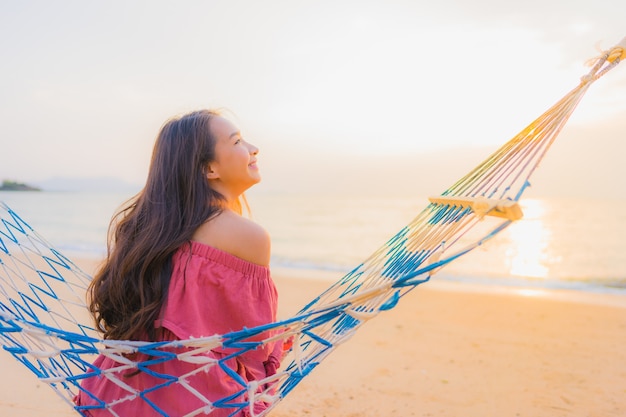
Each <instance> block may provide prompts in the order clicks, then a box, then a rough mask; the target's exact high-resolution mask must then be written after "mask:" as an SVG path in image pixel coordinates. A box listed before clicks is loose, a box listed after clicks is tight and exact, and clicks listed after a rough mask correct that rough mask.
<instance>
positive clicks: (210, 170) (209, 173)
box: [205, 164, 220, 180]
mask: <svg viewBox="0 0 626 417" xmlns="http://www.w3.org/2000/svg"><path fill="white" fill-rule="evenodd" d="M205 173H206V177H207V179H210V180H216V179H218V178H219V177H220V175H219V174H218V172H217V169H216V167H215V166H214V164H208V165H207V166H206V169H205Z"/></svg>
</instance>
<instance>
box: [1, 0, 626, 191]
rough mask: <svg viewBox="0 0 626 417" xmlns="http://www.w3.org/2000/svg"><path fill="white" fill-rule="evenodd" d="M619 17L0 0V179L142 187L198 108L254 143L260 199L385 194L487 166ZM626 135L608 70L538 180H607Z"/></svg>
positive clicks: (450, 6) (542, 10)
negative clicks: (363, 186)
mask: <svg viewBox="0 0 626 417" xmlns="http://www.w3.org/2000/svg"><path fill="white" fill-rule="evenodd" d="M624 16H626V2H616V1H614V0H598V1H594V2H589V1H566V0H554V1H550V0H544V1H539V0H531V1H524V2H511V1H496V0H478V1H472V2H465V1H462V0H445V1H439V2H433V1H408V0H407V1H382V0H381V1H330V0H328V1H327V0H321V1H276V0H270V1H177V2H173V1H171V2H165V1H143V2H139V1H137V2H123V1H108V2H82V1H66V0H63V1H55V2H49V1H20V2H11V1H0V59H1V60H2V65H0V74H1V75H2V77H0V106H1V108H2V112H0V126H2V129H1V134H0V144H1V147H0V179H16V180H21V181H27V182H29V181H30V182H36V181H40V180H44V179H47V178H50V177H102V176H112V177H118V178H121V179H123V180H125V181H128V182H132V183H137V184H141V183H142V182H143V180H144V178H145V174H146V170H147V165H148V162H149V157H150V152H151V148H152V143H153V140H154V137H155V136H156V133H157V131H158V129H159V127H160V126H161V124H162V123H163V122H164V121H165V120H166V119H167V118H169V117H170V116H173V115H176V114H179V113H182V112H187V111H190V110H194V109H197V108H205V107H218V108H226V109H228V110H229V111H231V112H232V114H233V119H234V121H235V123H237V124H238V125H239V126H240V127H241V129H242V132H243V134H244V136H246V137H247V139H248V140H250V141H251V142H252V143H255V144H256V145H257V146H259V147H260V149H261V154H260V157H261V159H260V166H261V169H262V172H264V173H265V174H266V175H265V181H266V183H269V184H267V185H268V187H269V188H270V189H276V190H280V189H281V188H289V187H298V186H299V185H302V186H304V184H307V183H308V184H314V183H315V182H317V181H320V180H322V181H321V183H323V182H324V181H323V179H324V178H325V179H328V178H332V177H334V176H335V177H336V176H342V177H345V176H350V175H354V176H363V175H370V174H372V175H375V176H377V177H378V178H379V181H385V179H386V178H388V179H391V178H392V176H398V175H402V172H403V170H402V164H407V165H406V166H407V169H406V171H404V172H409V173H411V172H417V171H413V169H415V166H413V165H412V162H411V161H413V162H414V163H419V161H422V160H423V159H424V157H425V156H429V155H447V156H449V157H450V159H446V160H442V162H441V163H440V164H438V166H439V167H440V168H441V169H442V170H443V171H446V172H450V171H454V170H455V169H461V168H462V169H465V167H464V166H462V164H461V165H459V164H458V163H457V162H455V161H456V159H455V158H460V157H463V156H464V155H466V154H464V153H463V152H460V150H462V149H465V148H475V149H481V150H482V149H486V150H488V152H489V153H490V152H491V150H493V149H494V148H495V147H497V146H498V145H499V144H502V143H504V142H505V141H506V140H508V139H509V138H510V137H511V136H513V135H514V134H515V133H517V132H518V131H519V130H520V129H521V128H523V127H524V126H525V125H526V124H528V123H529V122H530V121H532V120H533V119H534V118H535V117H537V116H538V115H539V114H540V113H542V112H543V111H544V110H546V109H547V108H548V107H549V106H550V105H552V104H553V103H554V102H556V101H557V100H558V99H560V98H561V97H562V96H563V95H564V94H565V93H567V91H569V90H570V89H571V88H573V87H575V85H576V84H577V82H578V79H579V77H580V76H581V75H583V74H584V72H585V71H586V70H587V68H586V67H585V66H584V65H583V64H584V62H585V61H586V60H587V59H589V58H592V57H593V56H594V55H596V54H597V53H598V51H597V49H596V45H597V44H599V45H600V47H602V48H608V47H610V46H612V45H614V44H616V43H617V42H619V41H620V40H621V39H622V38H624V36H626V26H625V25H624V21H623V17H624ZM625 129H626V69H625V68H621V67H618V68H617V69H615V70H614V71H612V72H611V73H609V74H608V75H607V76H606V77H605V78H603V79H601V80H599V81H598V82H597V83H596V85H594V86H592V88H591V90H590V92H589V93H588V95H587V97H585V99H584V100H583V102H582V104H581V105H580V107H579V109H578V110H577V111H576V112H575V114H574V116H573V117H572V119H571V120H570V123H569V125H568V127H567V128H566V130H565V131H564V132H563V137H564V138H565V139H567V138H570V139H569V143H565V144H563V143H560V142H559V143H558V147H557V148H556V149H553V150H552V153H555V154H557V155H552V154H551V155H550V157H549V159H548V160H547V161H546V163H545V165H546V166H548V167H547V168H546V170H545V172H544V174H543V177H540V178H542V180H543V181H545V183H546V184H547V185H546V187H548V186H549V185H550V186H551V187H553V188H558V187H559V185H560V183H559V181H563V179H564V178H562V177H563V175H559V174H562V173H563V170H565V172H566V175H565V176H566V177H568V178H570V179H572V180H574V181H575V182H576V181H578V182H580V181H582V180H583V179H581V178H582V177H581V178H578V177H577V175H578V176H581V175H582V174H581V170H580V169H576V166H577V165H579V164H585V165H586V166H587V167H588V168H589V170H588V173H589V175H591V180H590V181H591V182H593V179H594V178H595V177H594V175H596V176H598V177H599V176H600V175H603V176H607V175H608V176H615V177H621V176H623V175H624V173H625V172H624V169H623V159H622V155H623V154H624V151H626V145H625V144H626V141H625V140H623V138H624V130H625ZM591 136H593V137H591ZM561 140H563V138H561ZM561 140H560V141H561ZM478 154H480V153H478ZM590 154H591V155H590ZM484 156H487V153H485V154H484ZM461 159H463V158H461ZM479 161H480V159H478V160H475V161H472V162H471V163H470V165H469V166H467V168H468V169H469V168H471V167H472V166H473V165H472V164H474V162H479ZM593 161H595V162H593ZM595 163H597V164H598V166H597V167H594V166H593V165H589V164H595ZM446 164H448V165H446ZM474 165H475V164H474ZM462 173H463V171H461V172H460V174H462ZM452 174H453V172H451V173H450V175H452ZM549 174H550V175H549ZM286 177H289V178H288V180H289V181H287V178H286ZM587 177H588V176H586V178H587ZM381 178H382V179H381ZM299 179H301V180H302V181H301V183H300V184H299V183H298V181H299ZM450 179H454V178H448V180H450ZM420 180H421V179H420ZM587 180H588V178H587V179H585V180H584V181H587ZM290 181H291V182H290ZM413 181H415V179H413ZM351 182H354V181H351ZM448 182H449V181H448ZM615 184H617V180H616V181H615ZM398 186H399V187H402V179H401V178H400V182H399V185H398ZM563 186H564V187H565V188H567V187H570V188H571V189H572V190H573V189H574V188H576V187H572V186H571V184H568V185H563ZM607 187H608V186H607ZM609 188H610V187H609ZM547 189H548V188H546V190H547ZM590 189H593V190H596V191H597V190H598V188H597V187H595V188H594V187H591V188H590ZM436 191H439V190H436ZM606 192H610V190H609V189H608V188H607V190H606Z"/></svg>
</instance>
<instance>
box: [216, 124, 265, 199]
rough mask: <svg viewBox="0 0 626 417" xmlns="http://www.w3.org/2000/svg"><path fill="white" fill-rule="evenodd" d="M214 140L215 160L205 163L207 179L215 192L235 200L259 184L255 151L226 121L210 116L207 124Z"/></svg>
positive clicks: (256, 150) (256, 149) (233, 126)
mask: <svg viewBox="0 0 626 417" xmlns="http://www.w3.org/2000/svg"><path fill="white" fill-rule="evenodd" d="M210 129H211V133H212V134H213V137H214V138H215V160H214V161H213V162H210V163H209V167H208V168H209V169H208V173H207V178H208V179H209V181H210V184H211V186H212V187H214V188H215V189H216V191H218V192H220V193H222V194H224V195H225V196H226V197H227V198H237V197H238V196H239V195H241V194H242V193H243V192H244V191H246V190H247V189H248V188H250V187H251V186H253V185H254V184H256V183H258V182H259V181H261V175H260V173H259V168H258V167H257V164H256V162H257V158H256V155H257V153H258V152H259V149H258V148H257V147H255V146H254V145H252V144H250V143H248V142H246V141H245V140H244V139H243V137H242V136H241V132H240V131H239V129H237V127H236V126H235V125H234V124H232V123H231V122H230V121H229V120H227V119H225V118H223V117H221V116H214V117H213V118H212V119H211V124H210Z"/></svg>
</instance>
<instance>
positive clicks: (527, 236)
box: [506, 200, 552, 278]
mask: <svg viewBox="0 0 626 417" xmlns="http://www.w3.org/2000/svg"><path fill="white" fill-rule="evenodd" d="M522 209H523V211H524V219H523V220H521V221H519V222H516V223H514V224H512V225H511V227H510V228H509V230H508V232H509V236H510V239H511V246H510V248H509V249H508V250H507V252H506V258H507V261H508V263H509V272H510V274H511V275H515V276H520V277H530V278H547V277H548V273H549V268H548V266H547V264H548V246H549V243H550V238H551V234H552V233H551V231H550V229H548V228H547V227H546V225H545V222H544V220H543V219H544V214H545V212H546V207H545V203H544V202H542V201H541V200H525V201H524V204H523V206H522Z"/></svg>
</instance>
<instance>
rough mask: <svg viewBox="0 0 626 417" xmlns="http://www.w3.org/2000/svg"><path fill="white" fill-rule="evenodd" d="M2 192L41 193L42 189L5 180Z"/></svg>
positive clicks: (0, 188)
mask: <svg viewBox="0 0 626 417" xmlns="http://www.w3.org/2000/svg"><path fill="white" fill-rule="evenodd" d="M0 191H41V189H40V188H37V187H33V186H31V185H28V184H24V183H21V182H17V181H10V180H3V181H2V185H0Z"/></svg>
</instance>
